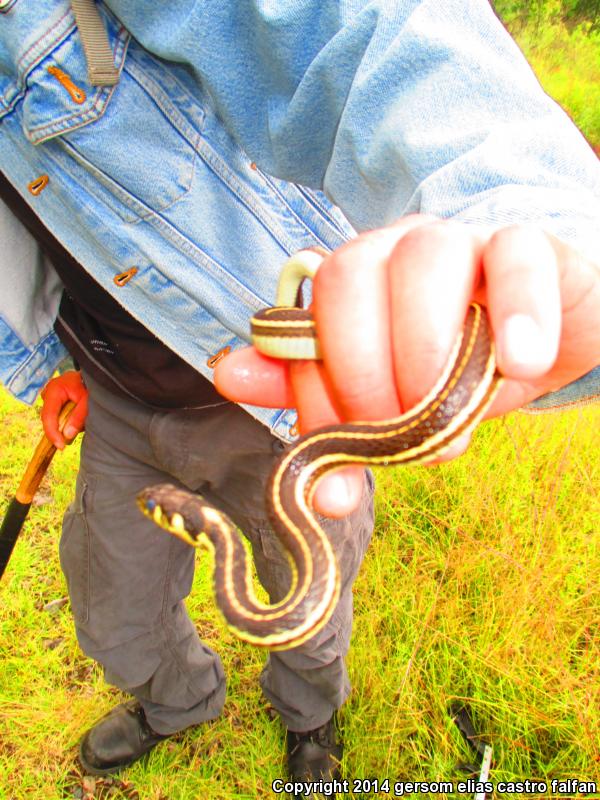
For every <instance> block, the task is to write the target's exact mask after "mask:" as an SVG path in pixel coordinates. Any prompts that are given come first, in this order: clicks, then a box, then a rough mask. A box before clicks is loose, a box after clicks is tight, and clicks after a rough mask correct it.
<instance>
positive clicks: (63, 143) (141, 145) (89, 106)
mask: <svg viewBox="0 0 600 800" xmlns="http://www.w3.org/2000/svg"><path fill="white" fill-rule="evenodd" d="M102 8H103V7H102V6H100V9H102ZM103 17H104V20H105V25H106V28H107V31H108V36H109V41H110V44H111V47H112V49H113V53H114V57H115V63H116V64H117V66H118V68H119V70H120V80H119V83H118V84H117V85H116V86H114V87H93V86H91V85H90V84H89V83H88V78H87V68H86V62H85V58H84V54H83V49H82V46H81V41H80V39H79V35H78V32H77V30H76V29H75V30H73V31H71V33H69V34H68V35H67V36H66V38H65V39H64V40H63V41H62V42H60V44H59V45H58V46H57V47H56V48H55V49H53V50H52V52H51V53H50V55H48V56H47V57H46V58H44V59H43V60H42V61H41V62H39V63H38V64H37V65H36V66H35V67H34V68H33V69H32V70H31V72H30V74H29V76H28V79H27V84H28V87H29V88H28V90H27V92H26V95H25V98H24V106H23V124H24V128H25V134H26V136H27V138H28V139H29V140H30V141H31V142H32V143H33V144H37V145H44V146H45V147H46V148H47V152H48V155H49V156H51V158H52V159H53V161H54V162H55V163H56V164H57V167H58V168H59V169H61V170H63V171H64V172H65V173H66V174H67V177H68V179H70V183H71V185H72V187H73V191H75V192H77V191H78V189H81V190H83V193H85V192H90V193H91V194H93V195H95V196H96V197H97V198H98V199H99V200H100V201H101V202H102V203H104V204H106V205H108V206H110V207H111V208H112V209H113V210H114V211H115V212H116V213H117V214H119V216H120V217H121V218H122V219H124V220H125V221H127V222H134V221H136V220H137V219H140V218H143V217H144V216H146V215H148V214H150V213H151V211H152V210H158V211H160V210H164V209H165V208H168V207H169V206H171V205H173V204H174V203H175V202H177V200H179V199H180V198H181V197H182V196H183V195H185V193H186V192H187V191H188V190H189V188H190V185H191V182H192V179H193V175H194V163H195V158H196V146H197V143H198V140H199V138H200V130H199V128H201V126H202V121H203V115H202V114H201V113H198V111H197V110H196V113H195V115H194V118H193V120H190V118H189V116H188V115H186V113H185V109H184V111H183V112H182V111H181V110H180V105H181V104H180V103H178V100H179V99H180V97H181V96H182V95H183V91H182V89H181V87H180V86H179V85H178V83H177V81H176V79H174V78H173V77H172V76H170V75H169V74H168V73H167V71H166V70H165V69H164V68H162V67H161V65H160V62H157V61H156V60H154V59H152V58H145V59H143V61H144V63H142V59H141V58H140V57H138V59H136V57H135V54H134V53H133V52H132V51H134V50H137V51H138V52H139V51H140V50H141V48H139V46H138V45H136V44H135V43H134V42H131V41H130V36H129V34H128V32H127V31H126V30H125V29H124V28H123V27H122V26H121V25H120V24H119V23H118V22H117V21H116V20H115V19H114V18H113V17H112V16H111V15H110V14H109V13H108V12H104V14H103Z"/></svg>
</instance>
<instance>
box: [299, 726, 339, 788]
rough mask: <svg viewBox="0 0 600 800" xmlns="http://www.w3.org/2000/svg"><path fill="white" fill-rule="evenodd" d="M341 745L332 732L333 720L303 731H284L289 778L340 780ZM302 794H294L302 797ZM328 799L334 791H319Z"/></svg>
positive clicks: (300, 779)
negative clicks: (311, 729) (326, 792)
mask: <svg viewBox="0 0 600 800" xmlns="http://www.w3.org/2000/svg"><path fill="white" fill-rule="evenodd" d="M342 753H343V747H342V744H341V743H340V742H338V741H337V739H336V735H335V722H334V718H333V717H332V718H331V719H330V720H329V722H326V723H325V724H324V725H321V727H320V728H315V729H314V730H313V731H306V732H305V733H295V732H294V731H288V732H287V754H288V771H289V775H290V778H291V779H292V781H321V780H322V781H334V780H337V781H340V780H341V773H340V761H341V759H342ZM303 796H304V795H300V794H298V795H296V797H297V798H302V797H303ZM318 796H319V797H326V798H329V800H333V798H335V793H334V792H332V793H328V794H319V795H318Z"/></svg>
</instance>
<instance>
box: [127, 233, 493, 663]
mask: <svg viewBox="0 0 600 800" xmlns="http://www.w3.org/2000/svg"><path fill="white" fill-rule="evenodd" d="M323 257H324V252H323V251H322V250H319V249H316V248H315V249H308V250H302V251H300V252H298V253H296V254H295V255H293V256H292V257H291V258H290V259H288V261H287V262H286V264H285V265H284V268H283V270H282V272H281V276H280V281H279V288H278V293H277V298H276V305H275V306H273V307H269V308H265V309H262V310H260V311H258V312H257V313H256V314H255V315H254V316H253V317H252V319H251V336H252V341H253V343H254V345H255V347H256V348H257V349H258V350H259V351H260V352H261V353H264V354H265V355H268V356H271V357H276V358H291V359H307V358H309V359H318V358H320V356H321V353H320V345H319V340H318V336H317V333H316V330H315V323H314V320H313V318H312V316H311V313H310V311H309V310H307V309H303V308H299V307H297V306H296V305H295V303H296V299H297V295H298V294H299V290H300V287H301V286H302V282H303V281H304V280H305V279H307V278H310V279H312V278H314V276H315V274H316V271H317V269H318V268H319V266H320V263H321V261H322V259H323ZM501 381H502V378H501V376H500V374H499V372H498V370H497V368H496V359H495V348H494V342H493V338H492V333H491V328H490V323H489V320H488V317H487V314H486V312H485V310H484V308H483V307H482V306H481V305H479V304H477V303H472V304H471V305H470V306H469V308H468V311H467V314H466V319H465V323H464V327H463V329H462V331H461V333H460V334H459V336H458V337H457V340H456V342H455V343H454V346H453V348H452V352H451V354H450V357H449V359H448V362H447V364H446V366H445V368H444V370H443V373H442V374H441V375H440V377H439V379H438V381H437V382H436V384H435V386H434V387H433V388H432V389H431V391H430V392H429V393H428V394H427V395H426V397H424V398H423V400H421V402H419V403H418V404H417V405H416V406H414V407H413V408H411V409H410V410H408V411H406V412H405V413H403V414H401V415H400V416H398V417H396V418H394V419H388V420H382V421H379V422H371V421H368V422H367V421H365V422H360V421H357V422H344V423H341V424H337V425H329V426H326V427H322V428H319V429H318V430H315V431H313V432H310V433H306V434H304V435H302V436H300V437H299V438H297V440H296V441H295V442H294V443H293V444H291V445H290V446H289V447H288V448H287V450H285V451H284V452H283V454H282V455H281V457H280V458H279V459H278V461H277V463H276V464H275V466H274V468H273V470H272V473H271V475H270V477H269V479H268V483H267V487H266V506H267V513H268V518H269V522H270V524H271V526H272V529H273V531H274V533H275V535H276V537H277V539H278V540H279V543H280V544H281V547H282V549H283V552H284V553H285V555H286V557H287V560H288V562H289V566H290V572H291V581H290V587H289V590H288V592H287V595H286V596H285V597H284V598H283V599H281V600H280V601H279V602H277V603H272V604H269V603H264V602H262V600H260V599H259V598H258V597H257V596H256V593H255V591H254V588H253V577H252V567H251V563H250V559H249V557H248V555H247V552H246V548H245V547H244V544H243V541H242V538H241V536H240V535H239V533H238V530H237V529H236V526H235V524H234V523H233V522H232V520H231V519H230V518H229V517H228V516H227V515H226V514H224V513H223V512H222V511H220V510H218V509H217V508H215V507H213V506H211V505H210V504H209V503H208V502H207V501H205V500H204V499H203V498H202V497H201V496H200V495H198V494H194V493H193V492H190V491H188V490H187V489H183V488H180V487H176V486H173V485H170V484H160V485H158V486H152V487H149V488H147V489H144V490H143V491H142V492H141V493H140V494H139V495H138V499H137V502H138V505H139V507H140V509H141V510H142V512H143V513H144V514H145V515H146V516H147V517H149V518H150V519H152V520H153V521H154V522H155V523H156V524H157V525H159V526H161V527H162V528H164V529H165V530H167V531H168V532H169V533H171V534H173V535H175V536H177V537H179V538H180V539H182V540H183V541H185V542H186V543H187V544H189V545H191V546H193V547H204V548H206V549H208V550H210V551H211V552H212V554H213V557H214V591H215V599H216V603H217V606H218V608H219V609H220V610H221V612H222V614H223V616H224V618H225V621H226V623H227V625H228V627H229V628H230V629H231V630H232V631H233V633H234V634H236V635H237V636H238V637H239V638H240V639H242V640H244V641H246V642H249V643H250V644H253V645H256V646H259V647H267V648H269V649H270V650H285V649H290V648H293V647H298V646H300V645H301V644H303V643H304V642H306V641H308V640H309V639H311V638H312V637H313V636H315V635H316V634H317V633H318V632H319V631H320V630H321V629H322V628H323V627H324V625H326V623H327V622H328V620H329V619H330V617H331V615H332V613H333V611H334V609H335V606H336V604H337V601H338V598H339V595H340V570H339V567H338V564H337V561H336V555H335V552H334V550H333V547H332V545H331V542H330V541H329V538H328V536H327V534H326V532H325V530H324V529H323V527H322V525H321V523H320V521H319V518H318V515H317V514H316V513H315V511H314V510H313V498H314V494H315V490H316V487H317V485H318V483H319V481H320V480H321V478H322V477H323V476H324V475H325V474H327V473H329V472H331V471H332V470H336V469H338V468H340V467H344V466H347V465H349V464H362V465H365V466H371V467H373V466H374V467H376V466H388V465H399V464H426V463H429V462H431V461H433V460H434V459H436V458H438V457H439V456H440V455H441V454H443V453H444V452H445V451H446V450H447V449H448V448H449V447H450V446H451V445H452V443H453V442H454V441H456V439H457V438H459V437H460V436H461V435H463V434H465V433H467V432H469V431H471V430H472V429H473V428H474V427H475V425H476V424H477V423H478V422H479V421H480V420H481V419H482V417H483V415H484V414H485V411H486V409H487V408H488V407H489V406H490V404H491V402H492V400H493V399H494V397H495V395H496V393H497V391H498V389H499V387H500V385H501Z"/></svg>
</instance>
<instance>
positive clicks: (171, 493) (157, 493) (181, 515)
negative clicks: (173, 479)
mask: <svg viewBox="0 0 600 800" xmlns="http://www.w3.org/2000/svg"><path fill="white" fill-rule="evenodd" d="M137 504H138V507H139V509H140V511H141V512H142V514H144V516H146V517H149V519H151V520H152V521H153V522H155V523H156V524H157V525H159V526H160V527H161V528H164V529H165V530H166V531H168V532H169V533H172V534H173V535H174V536H177V537H179V538H180V539H182V540H183V541H184V542H185V543H186V544H189V545H191V546H192V547H200V545H201V541H200V536H201V534H202V531H203V528H204V514H203V512H202V509H203V504H202V500H201V498H200V497H199V495H195V494H192V492H188V491H187V490H186V489H180V488H178V487H177V486H173V485H171V484H168V483H161V484H159V485H157V486H149V487H148V488H147V489H143V490H142V491H141V492H140V493H139V494H138V496H137Z"/></svg>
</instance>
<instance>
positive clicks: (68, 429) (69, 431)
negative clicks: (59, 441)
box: [63, 425, 77, 439]
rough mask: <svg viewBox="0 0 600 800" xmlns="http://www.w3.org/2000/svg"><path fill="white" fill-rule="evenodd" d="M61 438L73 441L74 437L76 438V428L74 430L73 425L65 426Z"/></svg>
mask: <svg viewBox="0 0 600 800" xmlns="http://www.w3.org/2000/svg"><path fill="white" fill-rule="evenodd" d="M63 436H64V437H65V439H73V438H74V437H75V436H77V428H75V427H74V426H73V425H66V426H65V429H64V431H63Z"/></svg>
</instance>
